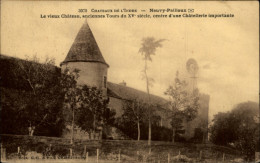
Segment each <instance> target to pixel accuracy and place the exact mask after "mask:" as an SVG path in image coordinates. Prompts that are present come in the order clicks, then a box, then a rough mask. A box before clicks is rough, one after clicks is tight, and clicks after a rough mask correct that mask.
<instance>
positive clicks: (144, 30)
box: [1, 1, 259, 118]
mask: <svg viewBox="0 0 260 163" xmlns="http://www.w3.org/2000/svg"><path fill="white" fill-rule="evenodd" d="M1 3H2V4H1V54H4V55H8V56H14V57H18V58H22V59H24V58H26V56H29V57H31V56H33V55H37V56H38V57H39V58H42V59H44V57H45V56H49V57H54V58H55V59H56V65H57V66H59V63H60V62H62V61H63V60H64V59H65V57H66V55H67V53H68V51H69V48H70V47H71V45H72V43H73V41H74V39H75V37H76V34H77V32H78V31H79V29H80V27H81V26H82V24H83V23H84V21H85V19H83V18H82V19H72V18H60V19H55V18H52V19H47V18H45V19H43V18H40V17H41V14H42V15H44V14H45V15H48V14H74V15H75V14H81V13H78V9H82V8H83V9H88V13H85V14H98V13H91V12H90V10H91V9H124V8H126V9H137V10H138V14H140V13H141V10H146V12H144V13H145V14H146V13H148V14H151V13H149V9H151V8H155V9H164V8H178V9H188V8H189V9H194V10H195V13H198V14H201V13H205V14H208V13H211V14H221V13H226V14H234V15H235V17H234V18H150V19H148V18H146V19H145V18H139V19H138V18H127V19H126V18H125V19H123V18H118V19H117V18H114V19H112V18H110V19H109V18H102V19H95V18H91V19H88V20H87V21H88V24H89V26H90V28H91V30H92V32H93V34H94V37H95V39H96V41H97V43H98V46H99V48H100V50H101V52H102V54H103V57H104V58H105V60H106V62H107V63H108V64H109V66H110V67H109V69H108V81H111V82H114V83H120V82H122V81H123V80H124V81H125V82H126V83H127V86H129V87H133V88H136V89H139V90H143V91H145V90H146V89H145V88H146V86H145V82H144V81H143V80H142V79H141V70H142V69H143V67H144V60H142V56H141V54H140V53H138V50H139V48H140V47H141V40H142V38H144V37H154V38H156V39H166V41H164V42H162V45H163V46H162V47H161V48H158V49H157V50H156V55H154V56H152V59H153V60H152V62H149V70H148V73H149V76H151V77H152V78H153V79H154V80H155V83H154V85H153V87H152V88H151V93H152V94H155V95H158V96H161V97H164V98H166V99H168V97H167V96H165V95H164V92H165V91H166V89H167V88H168V87H169V85H172V84H173V82H174V78H175V74H176V71H180V74H181V77H183V78H185V77H187V73H186V62H187V60H188V59H189V58H194V59H195V60H196V61H197V63H198V65H199V71H198V78H197V83H198V88H199V90H200V92H202V93H205V94H209V95H210V105H209V110H210V117H211V118H212V116H213V115H214V114H216V113H218V112H224V111H229V110H231V109H232V108H233V107H234V106H235V105H236V104H238V103H241V102H247V101H255V102H258V101H259V15H258V14H257V13H258V10H259V8H258V2H257V1H255V2H254V1H249V2H246V1H240V2H235V1H230V2H227V1H225V2H223V1H222V2H216V1H211V2H205V1H204V2H195V1H184V2H180V1H178V2H170V1H163V2H162V1H160V2H158V1H146V2H145V1H143V2H137V1H126V2H122V1H121V2H115V1H110V2H109V1H97V2H94V1H85V2H84V1H77V2H72V1H54V2H51V1H36V2H33V1H2V2H1ZM101 14H103V13H101ZM109 14H110V13H109ZM120 14H121V13H120ZM125 14H128V13H125ZM158 14H160V13H158ZM173 14H178V13H173Z"/></svg>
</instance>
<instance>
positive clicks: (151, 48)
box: [139, 37, 165, 145]
mask: <svg viewBox="0 0 260 163" xmlns="http://www.w3.org/2000/svg"><path fill="white" fill-rule="evenodd" d="M163 41H165V40H164V39H160V40H155V38H153V37H146V38H143V39H142V46H141V48H140V49H139V53H141V55H143V56H144V58H143V60H144V63H145V64H144V69H143V73H144V79H145V82H146V90H147V94H148V103H149V104H150V87H151V86H152V83H153V81H154V80H153V78H151V77H149V76H148V74H147V70H148V63H147V62H148V61H152V57H151V56H152V55H155V52H156V49H157V48H158V47H162V42H163ZM148 123H149V133H148V145H151V138H152V125H151V110H149V115H148Z"/></svg>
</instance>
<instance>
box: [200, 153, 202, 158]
mask: <svg viewBox="0 0 260 163" xmlns="http://www.w3.org/2000/svg"><path fill="white" fill-rule="evenodd" d="M201 159H202V151H200V160H201Z"/></svg>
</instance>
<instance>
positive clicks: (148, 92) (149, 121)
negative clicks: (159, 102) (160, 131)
mask: <svg viewBox="0 0 260 163" xmlns="http://www.w3.org/2000/svg"><path fill="white" fill-rule="evenodd" d="M146 71H147V60H145V67H144V73H145V78H146V90H147V94H148V105H149V110H148V112H149V115H148V116H149V117H148V118H149V120H148V123H149V131H148V145H151V140H152V125H151V108H150V91H149V79H148V75H147V72H146Z"/></svg>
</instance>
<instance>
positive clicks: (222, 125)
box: [210, 102, 259, 161]
mask: <svg viewBox="0 0 260 163" xmlns="http://www.w3.org/2000/svg"><path fill="white" fill-rule="evenodd" d="M256 116H259V106H258V104H257V103H255V102H244V103H240V104H238V105H236V106H235V107H234V108H233V109H232V110H231V112H227V113H218V114H217V115H215V116H214V119H213V125H212V126H211V127H210V133H211V137H210V140H211V141H212V142H213V143H215V144H219V145H230V144H233V145H234V147H235V148H237V149H238V150H240V151H241V152H242V154H243V155H244V156H245V159H246V160H247V161H252V160H253V158H254V152H255V150H256V146H257V143H259V124H258V123H257V121H255V119H254V117H256Z"/></svg>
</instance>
